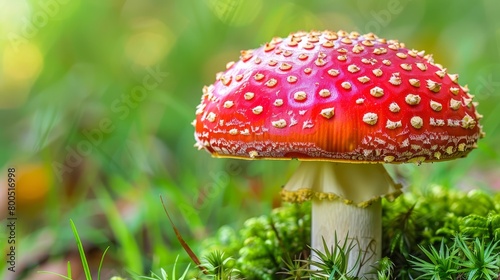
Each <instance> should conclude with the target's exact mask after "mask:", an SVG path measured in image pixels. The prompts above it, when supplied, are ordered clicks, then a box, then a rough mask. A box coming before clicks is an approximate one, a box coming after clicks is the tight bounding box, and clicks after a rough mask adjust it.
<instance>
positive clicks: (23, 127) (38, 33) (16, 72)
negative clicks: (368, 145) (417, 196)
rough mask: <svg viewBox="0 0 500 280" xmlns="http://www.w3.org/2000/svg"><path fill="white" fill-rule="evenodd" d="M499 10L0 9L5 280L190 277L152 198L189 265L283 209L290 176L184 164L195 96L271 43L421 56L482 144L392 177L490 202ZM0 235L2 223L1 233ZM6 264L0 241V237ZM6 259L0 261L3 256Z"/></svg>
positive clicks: (57, 2)
mask: <svg viewBox="0 0 500 280" xmlns="http://www.w3.org/2000/svg"><path fill="white" fill-rule="evenodd" d="M499 14H500V4H499V3H498V1H496V0H487V1H460V2H459V1H430V0H429V1H415V0H413V1H412V0H390V1H363V0H357V1H316V0H308V1H298V0H297V1H284V0H282V1H264V0H233V1H230V0H163V1H160V0H145V1H139V0H128V1H127V0H109V1H97V0H90V1H82V0H42V1H38V0H37V1H35V0H30V1H28V0H16V1H13V0H0V34H1V36H0V38H1V41H0V125H1V128H0V166H1V167H2V169H1V173H0V178H2V179H1V181H0V186H2V190H1V191H0V197H1V198H2V200H1V203H0V215H1V217H2V219H5V217H6V216H7V212H6V211H7V206H6V195H7V191H6V189H7V186H6V184H7V180H6V178H5V177H6V176H7V168H9V167H15V168H16V176H17V177H16V178H17V179H18V181H17V216H18V221H17V234H16V240H17V243H16V245H17V247H16V249H17V252H16V254H17V255H16V256H17V263H16V269H17V272H16V273H11V272H9V271H7V268H6V267H5V265H6V263H5V261H4V260H3V259H5V257H2V262H0V263H1V264H0V269H1V271H0V278H2V279H59V278H57V277H55V276H53V275H47V274H39V273H37V271H39V270H48V271H53V272H57V273H62V274H65V271H66V262H67V261H71V264H72V267H73V270H74V275H73V276H74V279H81V277H82V272H81V268H80V264H79V257H78V254H77V251H76V246H75V241H74V237H73V235H72V232H71V227H70V223H69V220H70V219H73V221H74V222H75V224H76V227H77V228H78V231H79V233H80V236H81V237H82V239H83V244H84V246H85V248H86V250H87V254H88V257H89V259H90V260H91V261H90V262H91V269H92V270H93V271H94V272H96V271H97V263H98V261H99V259H100V256H101V254H102V252H103V250H104V249H105V248H106V247H107V246H110V249H109V252H108V255H107V256H106V259H105V265H104V268H103V276H104V278H105V277H108V278H109V277H110V276H112V275H122V276H126V277H129V278H130V277H131V276H130V275H131V273H132V274H134V273H135V274H138V275H146V274H149V272H150V271H155V272H157V273H158V271H159V269H160V268H165V269H167V270H171V269H172V267H173V264H174V262H175V259H176V257H177V256H179V261H178V266H180V267H185V266H186V265H187V264H188V263H189V259H188V258H187V255H186V254H185V253H184V251H183V250H182V248H181V247H180V245H179V243H178V241H177V239H176V237H175V234H174V232H173V230H172V228H171V226H170V225H169V223H168V220H167V217H166V215H165V213H164V212H163V209H162V204H161V201H160V195H161V196H162V197H163V199H164V202H165V206H166V208H167V209H168V211H169V213H170V214H171V216H172V218H173V220H174V222H175V223H176V225H177V227H178V229H179V230H180V231H181V233H182V235H183V237H184V238H185V240H186V241H188V243H189V244H191V246H192V247H193V249H195V250H196V249H197V248H198V247H199V244H200V242H201V241H202V240H203V239H204V238H206V237H207V236H210V235H211V234H212V233H213V232H214V231H215V230H217V228H218V227H220V226H221V225H223V224H233V225H238V224H240V223H241V222H242V221H244V220H245V219H247V218H249V217H251V216H255V215H259V214H263V213H266V212H267V211H269V210H270V209H271V208H272V207H277V206H279V205H280V199H279V196H278V193H279V190H280V186H281V185H283V184H284V183H285V182H286V179H287V178H288V177H289V175H290V174H291V172H292V171H293V169H294V168H295V167H296V166H297V162H293V161H291V162H285V161H280V162H269V161H267V162H265V161H238V160H223V159H213V158H211V157H210V155H209V154H207V153H205V152H203V151H197V150H196V149H195V148H193V144H194V139H193V127H192V126H191V125H190V122H191V121H192V120H193V119H194V111H195V107H196V105H197V104H198V103H199V101H200V96H201V88H202V87H203V86H204V85H209V84H211V83H212V82H213V81H214V79H215V73H216V72H219V71H222V70H224V69H225V64H226V63H227V62H229V61H232V60H237V59H238V57H239V51H240V50H242V49H249V48H256V47H258V46H260V45H262V44H263V43H265V42H267V41H269V40H270V39H271V38H272V37H274V36H280V37H284V36H287V35H288V34H289V33H290V32H294V31H297V30H306V31H307V30H311V29H317V30H323V29H331V30H338V29H343V30H346V31H358V32H360V33H366V32H374V33H376V34H378V35H379V36H381V37H385V38H388V39H398V40H400V41H402V42H404V43H405V44H406V45H407V47H409V48H415V49H418V50H426V52H427V53H433V54H434V58H435V60H436V62H437V63H440V64H442V65H444V66H445V67H447V68H448V70H449V72H451V73H459V74H460V81H461V84H468V85H469V88H470V89H471V93H472V94H474V95H476V98H475V100H476V101H477V102H479V103H480V106H479V109H478V110H479V112H480V113H481V114H483V115H484V116H485V117H484V119H483V120H482V121H481V123H482V124H483V125H484V130H485V131H486V133H487V136H486V138H484V139H482V140H481V141H480V142H479V149H477V150H475V151H473V152H472V153H471V154H470V155H469V156H468V157H467V158H466V159H461V160H456V161H453V162H443V163H435V164H424V165H422V166H419V167H417V166H413V165H398V166H389V167H388V168H389V169H390V172H391V173H393V174H394V175H395V176H396V177H397V178H398V179H399V180H400V181H402V182H403V183H404V184H405V185H406V186H408V188H412V187H413V188H420V189H423V190H424V191H425V189H427V188H429V187H431V186H432V185H442V186H445V187H449V188H463V189H472V188H483V189H500V166H499V159H500V156H499V153H500V145H498V143H499V141H500V127H499V124H500V122H499V120H498V117H495V115H494V114H495V113H498V112H499V111H500V59H499V58H500V20H499V19H498V15H499ZM3 221H4V224H5V223H6V221H5V220H3ZM0 237H2V238H1V239H0V241H1V244H0V246H1V247H2V248H4V252H8V251H7V248H8V244H7V237H8V233H7V230H6V229H5V227H4V226H2V230H0ZM2 255H4V254H2Z"/></svg>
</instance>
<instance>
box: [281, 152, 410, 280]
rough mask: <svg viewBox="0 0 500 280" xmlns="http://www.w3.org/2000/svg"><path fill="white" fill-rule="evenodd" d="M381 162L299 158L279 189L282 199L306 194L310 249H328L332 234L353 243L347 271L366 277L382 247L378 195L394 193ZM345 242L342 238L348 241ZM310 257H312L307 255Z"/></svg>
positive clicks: (396, 188) (396, 191) (298, 198)
mask: <svg viewBox="0 0 500 280" xmlns="http://www.w3.org/2000/svg"><path fill="white" fill-rule="evenodd" d="M399 188H400V185H398V184H395V183H394V181H393V180H392V179H391V177H390V176H389V174H388V173H387V171H386V170H385V168H384V167H383V165H381V164H349V163H334V162H326V161H324V162H313V161H304V162H302V163H301V164H300V166H299V168H298V169H297V171H296V172H295V173H294V175H293V176H292V177H291V178H290V180H289V181H288V183H287V184H286V185H285V188H284V189H283V192H282V194H283V198H284V200H287V201H294V202H301V201H304V200H307V199H312V200H313V202H312V204H313V205H312V228H311V233H312V238H311V243H312V245H311V246H312V248H313V249H316V250H320V251H324V250H323V248H324V246H323V239H324V240H325V242H326V245H327V247H328V248H329V249H331V248H335V245H336V244H335V238H337V241H338V242H340V245H341V244H343V241H344V239H346V238H347V237H348V238H349V240H353V245H355V247H354V248H353V249H352V250H351V251H350V254H349V263H348V271H351V274H353V275H358V276H365V277H370V275H369V274H368V273H369V272H370V270H372V269H373V268H372V266H373V265H374V264H375V263H376V262H377V261H378V260H380V257H381V248H382V246H381V245H382V240H381V234H382V207H381V201H380V198H381V197H382V196H393V195H394V196H395V195H397V194H399V193H400V190H399ZM349 242H350V241H348V242H347V244H349ZM312 258H313V261H317V260H318V259H317V256H315V255H314V254H313V255H312Z"/></svg>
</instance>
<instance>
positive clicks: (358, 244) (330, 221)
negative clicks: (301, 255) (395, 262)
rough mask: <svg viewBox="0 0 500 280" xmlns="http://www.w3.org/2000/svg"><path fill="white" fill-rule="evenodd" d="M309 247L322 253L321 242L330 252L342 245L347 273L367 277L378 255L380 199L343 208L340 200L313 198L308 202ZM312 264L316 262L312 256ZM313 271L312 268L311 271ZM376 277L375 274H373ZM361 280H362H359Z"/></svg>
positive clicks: (379, 253)
mask: <svg viewBox="0 0 500 280" xmlns="http://www.w3.org/2000/svg"><path fill="white" fill-rule="evenodd" d="M311 233H312V236H311V247H312V248H314V249H317V250H318V249H320V250H321V251H324V250H323V240H324V241H325V244H327V246H328V249H329V250H330V251H331V252H332V251H333V250H332V248H335V247H334V246H335V245H336V244H335V240H337V242H339V243H338V244H337V245H339V246H342V244H344V242H345V241H344V240H345V239H346V238H348V239H347V240H346V241H347V242H346V243H345V244H347V247H346V248H344V249H347V248H351V250H350V251H349V252H348V253H349V254H348V255H347V256H348V261H349V262H348V264H347V271H349V272H350V273H349V274H350V275H359V276H365V277H368V276H370V274H369V273H370V272H372V271H373V266H374V265H375V263H376V262H377V261H378V260H380V258H381V252H382V242H381V241H382V207H381V201H380V199H378V200H376V201H374V202H373V203H372V204H371V205H370V206H369V207H366V208H360V207H357V206H354V205H346V204H344V203H343V202H341V201H324V200H317V199H314V200H313V202H312V227H311ZM312 260H313V261H319V259H318V256H316V254H314V253H313V254H312ZM313 269H314V268H313ZM375 275H376V274H375ZM375 275H374V276H375ZM363 279H365V278H363Z"/></svg>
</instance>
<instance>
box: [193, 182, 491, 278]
mask: <svg viewBox="0 0 500 280" xmlns="http://www.w3.org/2000/svg"><path fill="white" fill-rule="evenodd" d="M310 211H311V205H310V203H304V204H301V205H297V204H286V205H284V206H282V207H280V208H277V209H274V210H273V211H272V212H271V213H270V214H268V215H263V216H260V217H256V218H250V219H248V220H247V221H246V222H245V223H244V225H243V227H242V228H241V229H233V228H231V227H228V226H224V227H222V228H220V229H219V231H218V232H217V234H216V235H215V236H214V237H213V238H210V239H208V240H206V241H205V243H204V246H203V247H204V252H203V254H206V253H208V252H211V251H213V250H222V251H224V252H225V253H226V254H227V255H228V256H232V257H234V259H235V261H236V262H235V266H236V268H237V269H238V270H239V271H240V272H241V275H242V277H243V278H245V279H284V278H287V276H286V271H289V270H290V263H291V262H290V260H305V261H307V260H308V255H309V247H308V244H309V243H310V225H311V221H310V219H311V218H310ZM458 236H459V237H460V238H463V239H461V240H469V241H470V244H471V246H472V245H473V243H472V242H473V241H472V240H473V238H476V239H474V240H481V242H482V243H481V244H493V243H494V242H497V241H498V240H499V239H500V194H497V195H491V194H489V193H487V192H485V191H478V190H474V191H470V192H462V191H457V190H448V189H444V188H441V187H435V188H432V189H431V190H430V191H429V192H426V193H417V192H409V193H406V194H404V195H402V196H401V197H400V198H398V199H396V200H395V201H394V202H388V201H384V202H383V255H384V257H387V258H386V259H385V260H386V261H388V260H390V262H391V263H392V264H393V265H392V266H391V273H390V274H391V275H392V276H391V277H392V278H393V279H412V277H413V278H414V277H418V276H419V275H423V274H425V273H424V272H422V271H421V270H416V269H415V267H414V266H415V262H413V263H412V262H411V260H415V259H417V258H418V259H419V260H426V259H428V255H426V254H425V253H426V252H433V250H439V248H441V246H448V247H450V248H451V247H452V246H456V240H457V239H456V238H457V237H458ZM469 241H464V242H469ZM454 244H455V245H454ZM464 244H465V243H464ZM474 244H475V243H474ZM464 246H465V245H464ZM476 246H477V244H476ZM485 246H486V245H485ZM425 248H434V249H425ZM495 248H497V247H496V246H495ZM426 250H427V251H426ZM495 250H496V249H495ZM302 267H303V268H302V269H307V268H305V267H304V266H302ZM471 269H472V268H471ZM379 275H381V273H379ZM394 277H395V278H394ZM287 279H290V278H287ZM384 279H389V277H387V276H386V277H385V278H384ZM421 279H426V278H421Z"/></svg>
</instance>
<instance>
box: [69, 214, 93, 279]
mask: <svg viewBox="0 0 500 280" xmlns="http://www.w3.org/2000/svg"><path fill="white" fill-rule="evenodd" d="M69 222H70V224H71V230H72V231H73V234H74V235H75V240H76V245H77V247H78V252H79V253H80V258H81V260H82V266H83V271H84V273H85V279H87V280H92V274H90V268H89V263H88V262H87V257H86V256H85V251H84V250H83V244H82V241H81V240H80V236H79V235H78V231H77V230H76V226H75V223H73V220H72V219H70V220H69Z"/></svg>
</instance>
